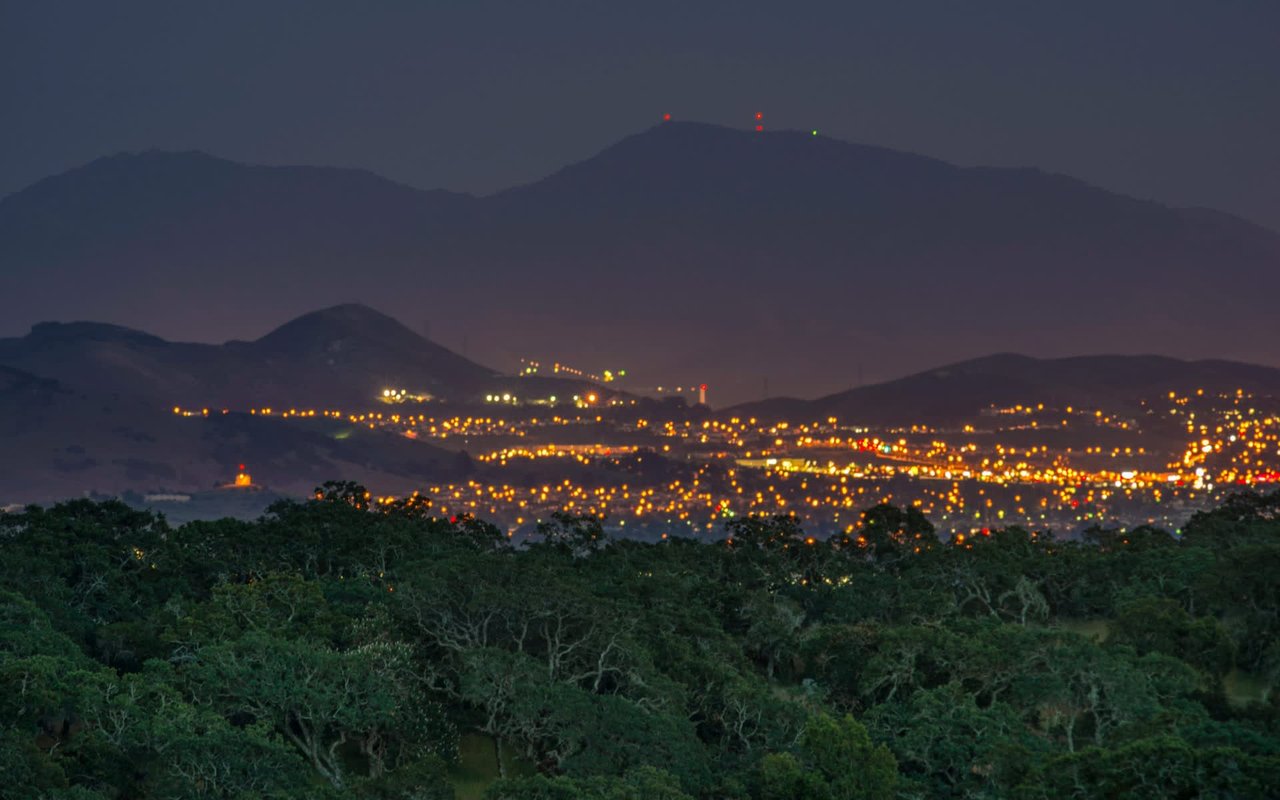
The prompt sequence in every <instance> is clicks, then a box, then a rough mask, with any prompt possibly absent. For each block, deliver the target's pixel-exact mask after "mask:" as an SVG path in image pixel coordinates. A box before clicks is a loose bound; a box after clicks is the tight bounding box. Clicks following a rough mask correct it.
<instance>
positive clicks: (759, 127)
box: [756, 125, 764, 133]
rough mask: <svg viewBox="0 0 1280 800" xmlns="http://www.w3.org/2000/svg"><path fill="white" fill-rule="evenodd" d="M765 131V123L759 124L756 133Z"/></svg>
mask: <svg viewBox="0 0 1280 800" xmlns="http://www.w3.org/2000/svg"><path fill="white" fill-rule="evenodd" d="M763 131H764V126H763V125H757V126H756V133H761V132H763Z"/></svg>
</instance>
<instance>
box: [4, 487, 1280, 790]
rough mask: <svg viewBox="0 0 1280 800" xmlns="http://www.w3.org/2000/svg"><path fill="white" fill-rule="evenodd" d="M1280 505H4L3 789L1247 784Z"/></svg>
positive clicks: (1272, 654) (1266, 674) (1269, 777)
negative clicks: (1070, 537)
mask: <svg viewBox="0 0 1280 800" xmlns="http://www.w3.org/2000/svg"><path fill="white" fill-rule="evenodd" d="M1277 497H1280V496H1270V497H1262V496H1258V495H1243V496H1239V497H1235V498H1232V500H1230V501H1229V502H1228V503H1227V504H1226V505H1224V506H1223V507H1222V508H1220V509H1218V510H1215V511H1210V512H1205V513H1202V514H1198V515H1196V516H1195V517H1194V518H1193V519H1192V520H1191V521H1190V522H1189V523H1188V525H1187V526H1186V528H1185V531H1184V535H1183V536H1182V537H1180V538H1179V537H1173V536H1170V535H1168V534H1166V533H1164V532H1162V531H1158V530H1155V529H1150V528H1141V529H1137V530H1133V531H1127V532H1126V531H1121V530H1102V529H1095V530H1092V531H1090V532H1088V534H1087V535H1086V537H1085V540H1084V541H1082V542H1063V541H1055V540H1052V539H1051V538H1049V537H1045V536H1041V535H1037V534H1035V533H1032V532H1029V531H1025V530H1021V529H1017V528H1009V529H1002V530H994V531H990V532H989V535H980V536H977V537H973V538H972V539H961V538H960V537H956V538H955V539H954V540H952V541H950V542H947V543H943V542H941V541H940V540H939V539H938V538H937V537H936V536H935V535H934V532H933V529H932V527H931V526H930V525H929V523H928V520H926V519H925V518H924V517H923V516H921V515H920V514H919V513H918V511H916V510H914V509H906V510H903V509H898V508H894V507H892V506H887V505H882V506H877V507H875V508H873V509H870V510H869V511H868V512H867V513H866V515H865V516H864V519H863V522H862V525H861V526H860V527H859V528H858V529H857V530H856V531H854V532H852V533H851V534H850V535H848V536H844V535H841V536H839V537H835V538H832V539H830V540H819V539H814V538H809V537H807V536H806V535H805V533H804V532H803V531H801V530H800V529H799V527H798V526H797V524H796V522H795V519H794V518H792V517H788V516H781V517H775V518H751V519H739V520H734V521H733V522H732V523H730V524H729V525H728V529H727V533H728V537H726V539H725V540H723V541H721V542H717V543H715V544H710V543H698V542H694V541H688V540H686V541H669V542H663V543H661V544H652V545H651V544H641V543H638V542H634V541H625V540H613V541H611V540H609V539H608V538H607V537H606V536H605V530H604V528H603V526H602V525H601V524H600V522H599V521H597V520H594V519H590V518H584V517H575V516H558V517H556V518H555V519H553V520H552V521H551V522H550V523H548V524H547V525H545V526H543V528H542V530H541V532H542V539H541V541H540V542H539V543H537V544H534V545H532V546H528V547H525V548H520V549H517V548H512V547H511V546H510V544H509V542H508V540H507V537H506V536H505V534H504V533H503V532H502V531H500V530H498V529H497V528H495V527H493V526H492V525H489V524H487V523H484V522H482V521H478V520H474V519H471V518H467V517H462V518H454V519H448V520H446V519H439V518H436V517H433V516H432V515H431V504H430V502H429V501H428V500H426V499H425V498H418V497H413V498H410V499H409V500H405V501H402V502H397V503H375V502H371V499H370V498H369V496H368V494H367V492H366V491H365V490H364V489H363V487H360V486H358V485H356V484H350V483H330V484H325V485H324V486H323V487H320V488H319V489H318V490H317V492H316V498H315V499H313V500H311V501H308V502H304V503H296V502H285V503H279V504H277V505H275V506H273V507H272V508H271V509H270V511H269V513H268V514H267V515H266V516H265V517H264V518H263V519H261V520H258V521H257V522H253V523H243V522H236V521H232V520H223V521H219V522H205V523H193V524H190V525H186V526H183V527H182V528H179V529H176V530H175V529H171V528H169V526H168V525H166V524H165V522H164V521H163V520H162V519H159V518H157V517H154V516H151V515H149V514H142V513H138V512H134V511H132V510H130V509H128V508H127V507H125V506H123V505H121V504H118V503H101V504H95V503H89V502H84V501H76V502H72V503H66V504H62V505H59V506H55V507H53V508H51V509H47V510H45V509H30V510H27V511H25V512H22V513H18V514H9V515H2V516H0V547H2V548H3V554H4V558H3V559H0V580H2V581H3V583H2V584H0V585H3V586H4V587H5V588H4V589H3V590H0V774H2V775H3V776H4V781H3V784H2V785H0V798H9V797H14V798H24V799H25V798H32V800H36V799H37V798H39V799H40V800H43V799H44V798H68V799H71V798H78V799H79V800H95V798H102V799H103V800H105V799H106V798H112V799H114V800H127V799H131V798H233V797H234V798H241V797H243V798H256V799H258V800H266V799H267V798H275V799H279V800H284V799H285V798H334V800H336V799H337V798H344V797H356V798H371V799H375V798H376V800H445V799H446V798H449V797H452V796H453V793H454V792H453V788H452V787H451V785H450V784H449V782H448V776H449V775H450V774H451V772H456V769H453V768H451V766H450V765H451V764H453V763H454V762H455V761H456V760H457V751H458V745H457V742H458V737H459V734H460V733H466V734H468V735H469V736H470V737H471V739H472V740H478V741H479V742H480V743H481V744H482V745H483V743H484V742H493V743H494V748H495V753H496V752H497V750H498V749H499V747H500V748H501V750H502V751H503V752H505V753H506V754H507V756H508V757H506V758H496V757H495V758H494V760H493V763H494V765H495V767H494V768H495V769H497V770H500V771H506V769H507V768H508V765H510V764H512V763H516V764H518V768H517V767H513V768H512V771H513V772H519V775H516V774H507V775H494V776H493V778H495V779H496V780H494V782H493V783H492V785H490V786H489V787H488V790H487V795H486V796H487V797H488V798H490V799H491V800H558V798H598V799H599V800H631V799H632V798H634V799H635V800H642V799H643V800H650V799H656V800H686V798H706V799H707V800H711V798H725V799H726V800H727V799H728V798H739V799H741V800H747V798H757V799H758V800H766V798H767V799H768V800H783V798H788V799H803V798H812V800H844V799H845V798H888V797H991V798H995V797H1024V798H1053V800H1061V798H1073V797H1081V798H1084V797H1098V796H1104V797H1105V796H1116V797H1120V796H1124V797H1153V798H1154V797H1224V798H1225V797H1240V798H1252V797H1268V796H1274V794H1275V788H1276V786H1277V785H1280V768H1278V766H1277V765H1278V763H1280V762H1278V759H1280V700H1277V699H1276V696H1275V695H1274V694H1272V695H1269V696H1268V701H1267V702H1255V703H1253V704H1251V705H1240V701H1239V699H1238V698H1229V697H1228V695H1227V694H1226V692H1225V691H1224V685H1225V684H1224V681H1223V678H1224V676H1226V675H1228V673H1230V674H1231V675H1232V676H1238V675H1240V674H1241V673H1239V672H1238V670H1244V671H1245V674H1246V675H1247V676H1248V678H1249V679H1250V680H1252V681H1254V682H1255V684H1256V683H1258V682H1268V683H1271V684H1273V683H1274V682H1275V680H1276V678H1277V677H1280V645H1278V644H1277V641H1280V608H1278V606H1280V582H1277V581H1276V578H1275V576H1276V575H1277V574H1280V518H1277V513H1276V509H1277V508H1278V507H1280V500H1278V499H1277ZM1079 620H1087V621H1089V622H1090V624H1091V625H1094V626H1095V627H1097V628H1098V629H1100V630H1102V631H1104V632H1105V634H1106V635H1105V637H1103V636H1099V637H1097V638H1089V637H1086V636H1083V635H1079V634H1076V633H1072V632H1071V630H1070V629H1071V627H1072V625H1071V624H1072V623H1073V622H1076V621H1079ZM1104 639H1105V640H1104ZM466 788H467V789H468V790H469V791H477V790H476V789H475V786H474V784H472V785H469V786H468V787H466ZM462 789H463V786H462V784H459V791H462Z"/></svg>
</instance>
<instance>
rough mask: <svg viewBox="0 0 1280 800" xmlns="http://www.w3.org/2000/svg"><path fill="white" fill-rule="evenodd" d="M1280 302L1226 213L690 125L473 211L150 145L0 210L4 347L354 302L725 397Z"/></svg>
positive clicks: (204, 336)
mask: <svg viewBox="0 0 1280 800" xmlns="http://www.w3.org/2000/svg"><path fill="white" fill-rule="evenodd" d="M1210 277H1211V278H1212V281H1210ZM1210 283H1212V285H1213V286H1215V287H1225V288H1218V289H1215V290H1213V291H1207V290H1206V287H1207V286H1209V285H1210ZM1278 291H1280V235H1277V234H1276V233H1274V232H1272V231H1269V230H1266V229H1264V228H1261V227H1259V226H1256V225H1253V224H1250V223H1248V222H1246V221H1244V220H1241V219H1238V218H1234V217H1231V216H1229V215H1226V214H1221V213H1217V212H1212V211H1207V210H1202V209H1177V208H1169V207H1166V206H1162V205H1160V204H1157V203H1152V202H1147V201H1143V200H1138V199H1134V198H1130V197H1125V196H1121V195H1118V194H1115V193H1112V192H1108V191H1105V190H1103V189H1099V188H1096V187H1092V186H1089V185H1087V184H1084V183H1082V182H1080V181H1077V180H1074V179H1071V178H1069V177H1065V176H1061V175H1052V174H1046V173H1043V172H1040V171H1037V170H1034V169H991V168H960V167H956V166H954V165H950V164H947V163H945V162H942V161H938V160H936V159H931V158H927V157H924V156H919V155H914V154H909V153H903V152H898V151H894V150H889V149H885V148H879V147H870V146H866V145H858V144H851V143H847V142H841V141H836V140H832V139H828V138H825V137H821V136H812V135H810V134H809V133H800V132H788V131H780V132H767V133H755V132H751V131H741V130H732V129H728V128H722V127H717V126H711V125H702V124H697V123H670V124H664V125H660V126H657V127H655V128H652V129H650V130H647V131H644V132H641V133H639V134H636V135H634V136H631V137H628V138H627V139H624V140H623V141H621V142H618V143H616V144H614V145H613V146H611V147H608V148H606V149H605V150H604V151H602V152H601V153H599V154H597V155H595V156H593V157H591V158H588V159H586V160H584V161H582V162H580V163H577V164H573V165H571V166H568V167H566V168H565V169H563V170H561V171H559V172H557V173H555V174H553V175H550V176H548V177H546V178H544V179H543V180H540V181H537V182H534V183H532V184H529V185H526V186H521V187H515V188H512V189H509V190H507V191H504V192H500V193H498V194H495V195H491V196H487V197H480V198H477V197H470V196H466V195H457V194H451V193H447V192H434V191H431V192H429V191H420V190H417V189H412V188H409V187H406V186H402V185H399V184H396V183H393V182H391V181H387V180H384V179H381V178H378V177H376V176H373V175H370V174H368V173H365V172H359V171H352V170H337V169H322V168H315V167H258V166H247V165H242V164H235V163H232V162H228V161H224V160H221V159H217V158H213V157H211V156H208V155H205V154H200V153H156V152H150V153H141V154H135V155H120V156H112V157H109V158H104V159H100V160H98V161H95V162H92V163H90V164H88V165H85V166H84V167H81V168H78V169H75V170H72V171H70V172H68V173H65V174H63V175H59V176H55V177H52V178H49V179H46V180H44V181H41V182H39V183H37V184H35V185H33V186H32V187H30V188H28V189H26V190H24V191H21V192H18V193H15V194H13V195H10V196H9V197H7V198H4V199H3V200H0V293H3V295H4V296H6V297H7V298H11V300H12V306H13V307H14V308H15V309H16V311H15V312H14V313H11V314H10V315H8V316H7V317H6V319H5V320H4V321H3V323H0V324H3V325H5V326H8V327H9V328H10V330H9V331H8V333H10V334H17V333H20V332H21V331H22V330H25V327H26V326H29V325H31V324H33V323H35V322H37V321H39V320H42V319H48V318H51V317H54V316H58V317H61V318H64V319H67V318H71V319H84V318H91V319H105V320H107V321H110V322H115V323H124V324H129V325H131V326H137V325H142V326H143V327H146V328H147V329H148V330H152V331H155V332H157V333H160V334H163V335H164V336H165V337H167V338H180V339H187V340H200V341H216V340H222V339H225V338H227V337H229V336H243V335H244V333H243V332H244V331H264V330H267V329H268V327H269V326H270V325H272V324H274V323H275V321H276V320H278V319H279V318H280V316H281V315H282V314H297V313H301V312H303V311H304V310H306V309H311V308H316V307H319V306H324V305H331V304H336V303H345V302H348V301H350V300H352V299H353V298H358V299H360V300H362V301H364V302H368V303H373V304H376V305H377V306H378V307H380V308H384V309H386V310H387V311H389V312H390V313H393V314H395V315H396V316H398V317H399V318H401V319H407V320H412V321H414V323H415V325H416V324H417V323H418V322H419V321H422V322H428V323H430V326H431V330H432V331H433V338H435V339H437V340H439V341H444V342H449V343H452V344H453V345H455V347H454V349H465V351H466V352H467V353H468V354H471V355H474V356H476V357H477V358H479V360H481V361H483V362H486V363H491V364H495V365H498V366H499V367H502V368H505V369H513V368H514V366H515V364H516V358H517V357H519V356H527V357H535V358H540V359H542V360H544V361H552V360H556V361H560V362H561V363H570V364H575V365H577V366H580V367H585V368H587V369H601V368H604V367H612V368H618V367H622V368H626V369H627V370H628V372H629V373H630V375H632V376H633V377H634V378H635V379H636V381H637V382H638V383H637V385H662V384H667V385H672V384H680V383H690V382H695V383H696V382H706V383H709V384H710V385H711V387H712V391H711V396H712V398H713V402H715V403H717V404H722V403H725V402H734V401H743V400H746V399H749V398H754V397H759V396H760V389H761V387H762V385H763V381H764V379H766V378H767V379H768V381H769V385H770V387H772V389H773V390H774V391H775V392H779V391H780V392H784V393H787V394H794V395H799V396H808V397H812V396H817V395H821V394H827V393H831V392H835V391H838V390H840V389H843V388H847V387H848V386H849V385H850V383H851V382H852V380H851V379H852V378H853V376H854V375H855V374H856V373H857V372H858V367H859V365H862V367H863V368H864V369H865V374H868V375H871V376H875V377H878V378H887V377H891V376H895V375H901V374H904V373H907V372H911V371H913V370H921V369H927V368H928V367H930V366H931V365H933V364H937V363H939V362H944V361H954V360H960V359H964V358H968V357H972V356H973V355H975V354H978V353H990V352H998V351H1003V350H1008V349H1011V348H1016V349H1017V350H1019V351H1023V352H1030V353H1034V354H1036V355H1040V356H1050V357H1051V356H1065V355H1069V354H1072V353H1079V352H1121V353H1162V354H1166V355H1170V356H1176V357H1180V358H1191V359H1203V358H1209V357H1218V358H1232V359H1237V360H1242V361H1254V362H1260V363H1272V364H1277V365H1280V362H1278V361H1277V360H1276V359H1277V358H1280V357H1278V356H1277V355H1276V353H1275V351H1274V348H1272V347H1271V344H1270V343H1271V342H1273V341H1275V340H1276V339H1277V337H1280V315H1277V314H1275V313H1274V308H1273V301H1272V300H1271V298H1273V297H1275V296H1276V294H1277V292H1278ZM463 342H466V343H468V344H469V346H468V347H466V348H463V347H462V346H461V344H462V343H463Z"/></svg>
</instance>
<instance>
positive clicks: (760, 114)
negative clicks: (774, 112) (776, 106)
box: [756, 111, 764, 120]
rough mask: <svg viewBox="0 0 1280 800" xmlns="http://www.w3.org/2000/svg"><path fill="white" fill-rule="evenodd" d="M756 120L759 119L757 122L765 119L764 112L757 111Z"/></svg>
mask: <svg viewBox="0 0 1280 800" xmlns="http://www.w3.org/2000/svg"><path fill="white" fill-rule="evenodd" d="M756 119H757V120H761V119H764V112H763V111H757V112H756Z"/></svg>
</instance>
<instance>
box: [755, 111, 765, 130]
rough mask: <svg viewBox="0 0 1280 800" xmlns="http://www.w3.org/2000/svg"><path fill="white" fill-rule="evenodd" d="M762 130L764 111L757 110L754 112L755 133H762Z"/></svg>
mask: <svg viewBox="0 0 1280 800" xmlns="http://www.w3.org/2000/svg"><path fill="white" fill-rule="evenodd" d="M763 132H764V112H763V111H757V112H756V133H763Z"/></svg>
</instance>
